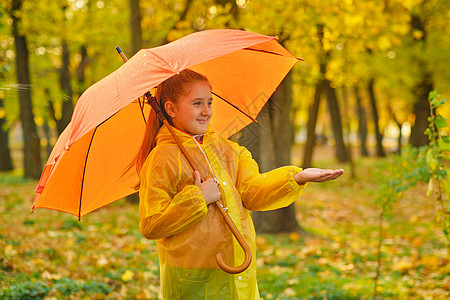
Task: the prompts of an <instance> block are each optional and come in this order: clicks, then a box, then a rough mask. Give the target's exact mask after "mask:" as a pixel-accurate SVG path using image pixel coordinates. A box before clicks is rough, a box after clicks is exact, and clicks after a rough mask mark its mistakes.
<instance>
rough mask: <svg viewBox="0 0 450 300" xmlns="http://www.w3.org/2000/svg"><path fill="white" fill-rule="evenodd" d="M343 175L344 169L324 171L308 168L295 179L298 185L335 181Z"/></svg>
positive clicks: (296, 175)
mask: <svg viewBox="0 0 450 300" xmlns="http://www.w3.org/2000/svg"><path fill="white" fill-rule="evenodd" d="M342 174H344V170H343V169H336V170H323V169H318V168H308V169H304V170H303V171H301V172H300V173H297V174H295V176H294V179H295V181H296V182H297V183H298V184H304V183H307V182H325V181H329V180H334V179H336V178H338V177H339V176H341V175H342Z"/></svg>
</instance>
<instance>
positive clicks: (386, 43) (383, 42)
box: [377, 36, 392, 50]
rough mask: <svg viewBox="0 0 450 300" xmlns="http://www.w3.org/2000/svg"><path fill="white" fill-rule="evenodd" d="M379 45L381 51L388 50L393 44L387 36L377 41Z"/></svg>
mask: <svg viewBox="0 0 450 300" xmlns="http://www.w3.org/2000/svg"><path fill="white" fill-rule="evenodd" d="M377 45H378V48H379V49H380V50H386V49H389V48H390V47H391V46H392V43H391V41H390V40H389V38H388V37H387V36H381V37H380V38H379V39H378V41H377Z"/></svg>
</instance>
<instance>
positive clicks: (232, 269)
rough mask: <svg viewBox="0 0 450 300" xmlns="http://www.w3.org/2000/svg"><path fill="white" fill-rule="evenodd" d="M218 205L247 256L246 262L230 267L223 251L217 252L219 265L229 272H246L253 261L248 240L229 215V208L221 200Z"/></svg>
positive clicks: (217, 202)
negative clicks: (225, 260)
mask: <svg viewBox="0 0 450 300" xmlns="http://www.w3.org/2000/svg"><path fill="white" fill-rule="evenodd" d="M216 206H217V208H218V209H219V211H220V213H221V214H222V216H223V219H224V220H225V223H226V224H227V225H228V227H229V228H230V230H231V232H232V233H233V235H234V237H235V238H236V240H237V241H238V242H239V245H241V247H242V250H244V254H245V258H244V262H243V263H242V264H241V265H240V266H238V267H230V266H227V265H226V264H225V262H224V261H223V258H222V253H221V252H217V253H216V262H217V265H218V266H219V267H220V268H221V269H222V270H224V271H225V272H227V273H230V274H237V273H241V272H244V271H245V270H247V268H248V267H249V266H250V263H251V262H252V251H251V250H250V247H249V246H248V245H247V242H246V241H245V239H244V237H243V236H242V235H241V233H240V232H239V230H238V229H237V227H236V225H234V223H233V220H231V218H230V216H229V215H228V212H227V208H226V207H224V206H223V205H222V204H221V203H220V201H216Z"/></svg>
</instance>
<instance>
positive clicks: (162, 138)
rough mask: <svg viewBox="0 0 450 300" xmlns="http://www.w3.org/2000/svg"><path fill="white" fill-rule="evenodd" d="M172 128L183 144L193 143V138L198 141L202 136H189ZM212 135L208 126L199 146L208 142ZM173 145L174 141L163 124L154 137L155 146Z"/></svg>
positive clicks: (212, 132)
mask: <svg viewBox="0 0 450 300" xmlns="http://www.w3.org/2000/svg"><path fill="white" fill-rule="evenodd" d="M172 128H174V130H175V132H176V134H177V136H178V138H179V139H180V140H181V142H182V143H183V144H184V143H185V142H190V141H194V139H195V138H197V139H199V138H201V136H202V135H195V136H193V135H191V134H189V133H187V132H185V131H182V130H180V129H178V128H176V127H172ZM213 134H214V131H213V130H212V128H211V125H208V127H207V129H206V132H205V133H204V134H203V141H202V143H201V144H205V143H207V142H208V141H210V140H211V138H212V136H213ZM166 143H168V144H175V140H174V139H173V137H172V135H171V134H170V131H169V129H168V128H167V126H166V125H165V124H163V125H162V126H161V128H160V129H159V131H158V134H157V135H156V144H157V145H160V144H166Z"/></svg>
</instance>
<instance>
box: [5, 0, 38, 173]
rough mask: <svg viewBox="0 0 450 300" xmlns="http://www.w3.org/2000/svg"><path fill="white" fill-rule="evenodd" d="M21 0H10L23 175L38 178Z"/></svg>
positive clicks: (36, 136)
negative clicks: (22, 27) (22, 144)
mask: <svg viewBox="0 0 450 300" xmlns="http://www.w3.org/2000/svg"><path fill="white" fill-rule="evenodd" d="M21 6H22V0H12V9H11V18H12V21H13V22H12V31H13V36H14V41H15V47H16V68H17V69H16V74H17V82H18V84H19V85H21V86H23V87H26V88H21V89H19V101H20V120H21V124H22V129H23V139H24V175H25V177H26V178H36V179H37V178H39V177H40V175H41V144H40V139H39V136H38V134H37V130H36V123H35V122H34V114H33V110H32V103H31V81H30V71H29V52H28V47H27V39H26V36H25V33H23V32H21V31H20V28H19V26H20V22H21V18H20V10H21Z"/></svg>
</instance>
